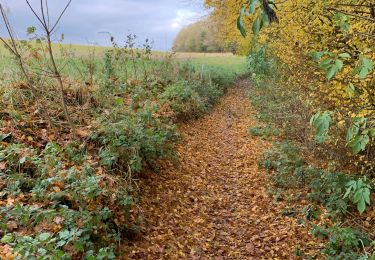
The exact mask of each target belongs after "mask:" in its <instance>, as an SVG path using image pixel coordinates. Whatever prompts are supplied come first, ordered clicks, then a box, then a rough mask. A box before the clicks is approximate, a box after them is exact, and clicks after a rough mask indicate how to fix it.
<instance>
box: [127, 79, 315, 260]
mask: <svg viewBox="0 0 375 260" xmlns="http://www.w3.org/2000/svg"><path fill="white" fill-rule="evenodd" d="M246 84H248V82H247V81H240V82H239V83H238V86H237V87H234V88H232V89H230V90H229V92H228V93H227V95H226V96H225V97H224V98H223V100H222V101H221V102H220V104H218V105H217V107H216V108H215V109H214V110H213V111H212V112H211V113H210V114H208V115H206V116H205V117H203V118H201V119H199V120H196V121H192V122H189V123H188V124H186V125H183V126H181V128H180V130H181V132H182V134H183V141H182V142H181V144H180V145H179V147H178V154H179V156H180V160H181V162H180V164H179V165H178V166H177V167H176V166H173V165H172V164H166V165H164V166H163V167H162V169H161V171H160V173H158V174H154V175H152V177H150V178H148V179H147V180H144V181H143V182H142V184H141V189H142V190H141V194H142V200H141V202H140V204H141V205H140V207H141V208H142V209H143V210H144V215H145V219H146V220H147V225H146V230H145V236H144V238H143V239H142V240H141V241H138V242H135V245H133V246H131V247H130V249H129V254H128V256H127V257H129V258H130V259H212V258H216V259H260V258H270V257H279V258H281V259H286V258H287V259H291V258H294V255H295V251H296V248H297V247H302V248H304V247H305V246H302V245H304V244H306V242H308V241H307V236H308V235H307V232H308V230H307V228H305V227H302V226H300V225H298V224H297V223H296V220H295V219H293V218H288V217H286V216H282V214H281V212H282V210H283V209H284V207H285V204H283V203H277V204H275V203H274V202H273V199H272V198H271V197H270V196H269V195H268V193H267V183H268V180H267V176H266V174H265V172H263V171H261V170H259V169H258V160H259V158H260V156H261V154H262V153H263V152H264V150H265V149H267V148H269V147H270V144H268V143H267V142H265V141H262V140H261V139H259V138H254V137H251V136H250V135H249V134H248V128H249V127H250V126H254V125H255V124H256V122H255V121H254V120H253V119H252V113H253V111H252V108H251V106H250V104H249V100H248V98H247V96H248V95H247V91H246Z"/></svg>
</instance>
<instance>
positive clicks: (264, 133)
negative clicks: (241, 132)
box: [249, 126, 280, 138]
mask: <svg viewBox="0 0 375 260" xmlns="http://www.w3.org/2000/svg"><path fill="white" fill-rule="evenodd" d="M249 133H250V134H251V135H252V136H261V137H263V138H270V137H273V136H279V135H280V131H279V130H278V129H275V128H273V127H271V126H265V127H263V126H256V127H251V128H250V129H249Z"/></svg>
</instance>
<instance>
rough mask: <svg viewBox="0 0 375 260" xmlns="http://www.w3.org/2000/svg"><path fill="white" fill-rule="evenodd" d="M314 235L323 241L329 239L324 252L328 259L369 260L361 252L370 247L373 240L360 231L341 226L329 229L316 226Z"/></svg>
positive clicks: (313, 231)
mask: <svg viewBox="0 0 375 260" xmlns="http://www.w3.org/2000/svg"><path fill="white" fill-rule="evenodd" d="M312 234H313V235H314V236H316V237H318V238H321V239H328V243H326V246H325V249H324V250H323V253H324V254H326V255H327V257H328V259H353V260H356V259H368V257H367V256H366V255H362V253H361V251H362V249H363V248H364V247H366V246H369V245H370V243H371V240H370V239H369V238H368V237H367V236H366V235H364V234H362V233H361V232H360V231H358V230H355V229H352V228H349V227H339V226H333V227H330V228H328V229H324V228H321V227H319V226H315V227H314V229H313V230H312Z"/></svg>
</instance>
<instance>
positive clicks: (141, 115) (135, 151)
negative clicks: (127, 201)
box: [92, 104, 177, 172]
mask: <svg viewBox="0 0 375 260" xmlns="http://www.w3.org/2000/svg"><path fill="white" fill-rule="evenodd" d="M112 112H113V113H112V114H111V117H109V118H108V117H103V118H100V119H99V124H98V125H99V126H100V127H99V129H98V130H97V132H96V133H95V134H93V135H92V139H93V140H95V141H98V142H100V146H101V147H103V148H102V149H101V150H100V153H99V155H100V157H101V163H102V165H103V166H105V167H107V168H108V169H114V168H123V169H125V172H126V170H128V167H130V170H131V171H132V172H139V171H141V170H142V168H143V167H144V166H145V164H147V163H153V162H154V161H155V160H157V159H160V158H166V157H171V156H173V144H174V143H175V142H176V141H177V135H176V132H175V127H174V126H173V125H170V124H167V123H166V122H164V121H163V120H161V119H160V118H158V117H157V115H156V113H157V112H158V107H157V106H153V105H151V104H145V106H144V107H143V108H140V109H138V110H137V111H132V110H129V109H128V110H127V109H125V110H124V109H123V108H120V109H117V110H113V111H112Z"/></svg>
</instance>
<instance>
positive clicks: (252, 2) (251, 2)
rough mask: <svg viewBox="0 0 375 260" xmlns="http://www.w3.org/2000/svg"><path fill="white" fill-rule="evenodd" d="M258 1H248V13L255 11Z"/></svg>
mask: <svg viewBox="0 0 375 260" xmlns="http://www.w3.org/2000/svg"><path fill="white" fill-rule="evenodd" d="M258 3H259V1H258V0H251V1H250V9H249V13H250V14H254V13H255V10H256V8H257V5H258Z"/></svg>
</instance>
